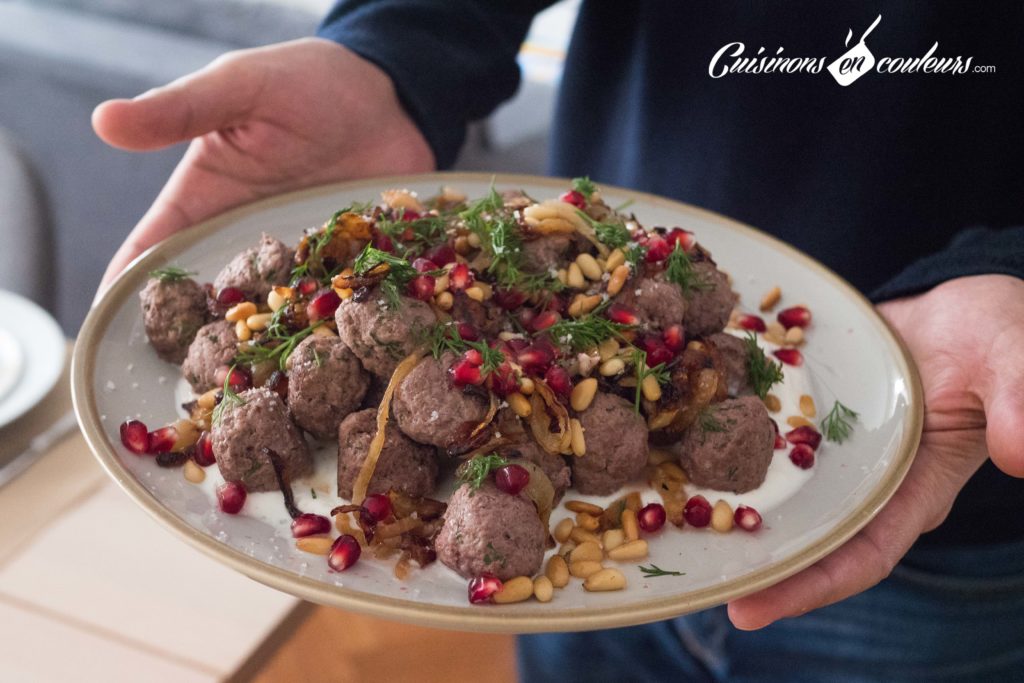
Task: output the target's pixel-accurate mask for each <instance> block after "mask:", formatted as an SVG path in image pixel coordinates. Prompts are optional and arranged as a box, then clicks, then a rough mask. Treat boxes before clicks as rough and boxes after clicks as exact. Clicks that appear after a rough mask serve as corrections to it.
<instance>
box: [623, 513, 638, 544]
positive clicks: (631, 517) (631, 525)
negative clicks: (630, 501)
mask: <svg viewBox="0 0 1024 683" xmlns="http://www.w3.org/2000/svg"><path fill="white" fill-rule="evenodd" d="M620 519H621V521H622V533H624V534H625V535H626V540H627V541H635V540H636V539H638V538H640V527H639V526H638V525H637V522H636V511H635V510H630V509H629V508H626V509H625V510H623V511H622V517H621V518H620Z"/></svg>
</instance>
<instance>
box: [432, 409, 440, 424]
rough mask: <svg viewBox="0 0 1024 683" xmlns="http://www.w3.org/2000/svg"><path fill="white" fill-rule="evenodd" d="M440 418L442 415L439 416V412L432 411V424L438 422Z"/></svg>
mask: <svg viewBox="0 0 1024 683" xmlns="http://www.w3.org/2000/svg"><path fill="white" fill-rule="evenodd" d="M439 417H440V415H439V414H438V412H437V411H436V410H432V411H430V421H431V422H436V421H437V418H439Z"/></svg>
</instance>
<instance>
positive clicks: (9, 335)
mask: <svg viewBox="0 0 1024 683" xmlns="http://www.w3.org/2000/svg"><path fill="white" fill-rule="evenodd" d="M64 355H65V340H64V333H63V332H61V329H60V327H59V326H58V325H57V322H56V321H55V320H54V319H53V318H52V317H51V316H50V314H49V313H47V312H46V311H44V310H43V309H42V308H40V307H39V306H37V305H36V304H34V303H32V302H31V301H29V300H28V299H25V298H23V297H20V296H18V295H17V294H13V293H11V292H7V291H3V290H0V427H4V426H6V425H8V424H10V423H11V422H14V421H15V420H17V419H18V418H19V417H21V416H22V415H24V414H25V413H26V412H28V411H29V410H30V409H31V408H32V407H33V406H35V405H36V404H37V403H39V402H40V401H41V400H43V399H44V398H45V397H46V395H47V394H48V393H50V389H52V388H53V385H54V384H56V382H57V379H58V378H59V377H60V373H61V371H62V370H63V369H64ZM0 451H2V447H0Z"/></svg>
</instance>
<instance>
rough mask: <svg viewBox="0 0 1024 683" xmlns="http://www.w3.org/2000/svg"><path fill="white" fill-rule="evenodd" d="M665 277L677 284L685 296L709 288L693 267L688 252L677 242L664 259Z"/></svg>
mask: <svg viewBox="0 0 1024 683" xmlns="http://www.w3.org/2000/svg"><path fill="white" fill-rule="evenodd" d="M665 279H666V280H668V281H669V282H674V283H676V284H677V285H679V288H680V289H682V290H683V295H685V296H686V297H690V296H691V295H692V294H693V292H695V291H697V290H703V289H710V288H711V285H710V284H708V283H707V282H706V281H705V280H704V278H703V277H702V276H701V275H700V273H698V272H697V271H696V270H694V269H693V262H692V261H690V256H689V254H687V253H686V251H685V250H684V249H683V248H682V247H681V246H679V243H678V242H676V245H675V247H674V248H673V249H672V253H671V254H669V255H668V258H667V259H666V260H665Z"/></svg>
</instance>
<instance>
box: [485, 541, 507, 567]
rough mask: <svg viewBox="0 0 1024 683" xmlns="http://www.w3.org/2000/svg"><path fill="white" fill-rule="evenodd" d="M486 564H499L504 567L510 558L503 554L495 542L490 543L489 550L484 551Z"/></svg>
mask: <svg viewBox="0 0 1024 683" xmlns="http://www.w3.org/2000/svg"><path fill="white" fill-rule="evenodd" d="M484 564H499V565H501V567H502V569H504V568H505V565H506V564H508V560H506V559H505V556H504V555H502V554H501V551H499V550H498V549H497V548H495V547H494V544H492V543H488V544H487V552H485V553H484Z"/></svg>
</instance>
